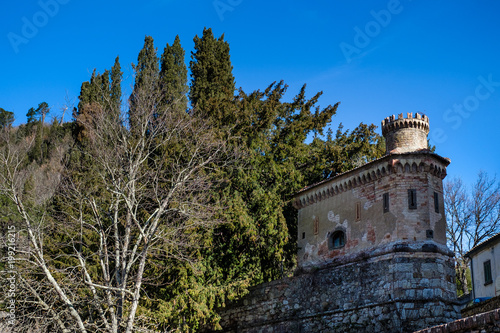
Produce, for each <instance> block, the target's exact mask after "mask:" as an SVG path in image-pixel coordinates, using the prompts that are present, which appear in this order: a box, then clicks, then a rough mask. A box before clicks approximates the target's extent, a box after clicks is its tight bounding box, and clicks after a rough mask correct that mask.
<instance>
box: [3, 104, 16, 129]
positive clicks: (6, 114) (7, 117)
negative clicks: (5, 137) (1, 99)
mask: <svg viewBox="0 0 500 333" xmlns="http://www.w3.org/2000/svg"><path fill="white" fill-rule="evenodd" d="M13 122H14V112H11V111H7V110H4V109H3V108H0V129H1V128H8V127H11V126H12V123H13Z"/></svg>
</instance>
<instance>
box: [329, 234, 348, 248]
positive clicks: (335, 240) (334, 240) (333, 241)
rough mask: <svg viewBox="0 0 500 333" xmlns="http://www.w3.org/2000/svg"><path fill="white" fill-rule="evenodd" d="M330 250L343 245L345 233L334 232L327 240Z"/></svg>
mask: <svg viewBox="0 0 500 333" xmlns="http://www.w3.org/2000/svg"><path fill="white" fill-rule="evenodd" d="M328 245H329V246H328V247H329V248H330V250H334V249H339V248H341V247H344V245H345V233H344V232H343V231H342V230H337V231H335V232H334V233H333V234H332V235H331V236H330V238H329V242H328Z"/></svg>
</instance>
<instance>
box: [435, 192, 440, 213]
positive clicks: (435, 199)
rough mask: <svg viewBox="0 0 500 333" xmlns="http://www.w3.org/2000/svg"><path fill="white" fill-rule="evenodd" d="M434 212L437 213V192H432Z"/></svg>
mask: <svg viewBox="0 0 500 333" xmlns="http://www.w3.org/2000/svg"><path fill="white" fill-rule="evenodd" d="M434 211H435V212H436V213H439V195H438V194H437V192H434Z"/></svg>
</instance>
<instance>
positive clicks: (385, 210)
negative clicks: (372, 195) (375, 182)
mask: <svg viewBox="0 0 500 333" xmlns="http://www.w3.org/2000/svg"><path fill="white" fill-rule="evenodd" d="M383 201H384V213H387V212H388V211H389V193H384V198H383Z"/></svg>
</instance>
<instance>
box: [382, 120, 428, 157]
mask: <svg viewBox="0 0 500 333" xmlns="http://www.w3.org/2000/svg"><path fill="white" fill-rule="evenodd" d="M427 134H429V118H428V117H426V116H425V115H421V114H420V113H417V114H416V116H415V118H414V117H413V114H412V113H408V114H407V118H403V114H402V113H401V114H400V115H399V116H398V119H396V117H395V116H394V115H393V116H390V117H387V118H385V119H384V120H383V121H382V135H383V136H384V138H385V145H386V153H387V154H391V153H407V152H416V151H424V150H427Z"/></svg>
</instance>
